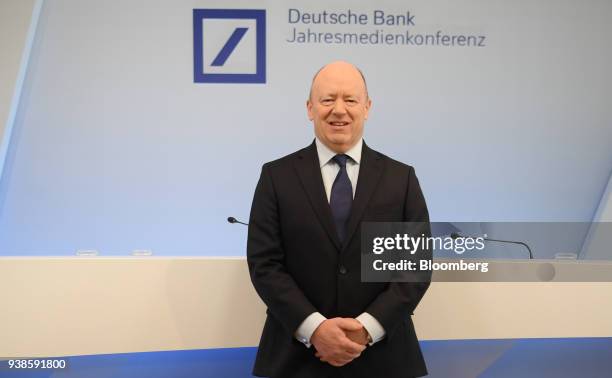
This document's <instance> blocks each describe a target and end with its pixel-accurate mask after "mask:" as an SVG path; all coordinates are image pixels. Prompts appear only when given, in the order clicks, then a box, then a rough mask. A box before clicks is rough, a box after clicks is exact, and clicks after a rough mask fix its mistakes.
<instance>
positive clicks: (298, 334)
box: [295, 312, 327, 348]
mask: <svg viewBox="0 0 612 378" xmlns="http://www.w3.org/2000/svg"><path fill="white" fill-rule="evenodd" d="M325 320H327V318H326V317H325V316H323V315H321V313H319V312H313V313H312V314H310V315H308V317H307V318H306V319H304V321H303V322H302V324H300V326H299V327H298V329H297V330H296V331H295V338H296V339H297V340H298V341H299V342H301V343H302V344H304V345H305V346H306V348H310V345H311V344H310V338H311V337H312V334H313V333H314V331H315V330H316V329H317V328H318V327H319V325H321V323H323V322H324V321H325Z"/></svg>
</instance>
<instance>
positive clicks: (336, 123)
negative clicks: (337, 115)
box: [328, 122, 349, 127]
mask: <svg viewBox="0 0 612 378" xmlns="http://www.w3.org/2000/svg"><path fill="white" fill-rule="evenodd" d="M328 123H329V124H330V125H332V126H338V127H341V126H346V125H348V124H349V123H348V122H328Z"/></svg>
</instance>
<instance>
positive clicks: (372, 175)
mask: <svg viewBox="0 0 612 378" xmlns="http://www.w3.org/2000/svg"><path fill="white" fill-rule="evenodd" d="M382 171H383V161H382V159H381V155H380V154H379V153H377V152H375V151H373V150H371V149H370V148H369V147H368V146H366V144H365V142H363V147H362V151H361V163H360V167H359V179H358V180H357V189H356V191H355V199H354V200H353V206H352V208H351V215H350V217H349V221H348V226H347V234H346V243H344V247H346V246H347V245H348V244H349V242H350V240H351V238H352V237H353V235H354V234H355V230H356V229H357V226H358V225H359V224H360V221H361V218H362V217H363V213H364V211H365V209H366V207H367V206H368V203H369V202H370V198H371V197H372V195H373V194H374V191H375V190H376V187H377V186H378V182H379V181H380V177H381V175H382ZM330 212H331V211H330ZM343 249H344V248H343Z"/></svg>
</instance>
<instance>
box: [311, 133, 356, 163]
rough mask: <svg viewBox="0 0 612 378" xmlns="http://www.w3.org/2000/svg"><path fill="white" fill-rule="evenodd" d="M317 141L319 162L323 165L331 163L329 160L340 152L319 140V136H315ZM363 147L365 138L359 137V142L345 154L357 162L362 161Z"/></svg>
mask: <svg viewBox="0 0 612 378" xmlns="http://www.w3.org/2000/svg"><path fill="white" fill-rule="evenodd" d="M315 143H316V145H317V154H318V155H319V164H320V166H321V167H323V166H324V165H325V164H327V163H329V161H330V160H331V159H332V158H333V157H334V156H336V155H338V153H336V152H334V151H332V150H330V149H329V147H327V146H326V145H325V144H323V142H321V141H320V140H319V138H315ZM362 147H363V138H359V140H358V141H357V143H355V145H354V146H353V147H351V148H350V149H349V150H348V151H346V152H345V155H348V156H349V157H350V158H351V159H352V160H353V161H354V162H355V163H356V164H359V163H360V162H361V149H362Z"/></svg>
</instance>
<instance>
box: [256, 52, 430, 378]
mask: <svg viewBox="0 0 612 378" xmlns="http://www.w3.org/2000/svg"><path fill="white" fill-rule="evenodd" d="M370 106H371V100H370V98H369V96H368V92H367V87H366V83H365V79H364V77H363V75H362V74H361V71H359V70H358V69H357V68H356V67H354V66H353V65H351V64H349V63H347V62H334V63H331V64H328V65H326V66H325V67H323V68H322V69H321V70H320V71H319V72H318V73H317V74H316V75H315V77H314V79H313V82H312V86H311V92H310V97H309V99H308V101H307V109H308V116H309V118H310V120H311V121H313V124H314V131H315V135H316V139H315V141H314V142H313V143H312V144H311V145H310V146H308V147H306V148H304V149H302V150H300V151H297V152H295V153H293V154H291V155H288V156H286V157H283V158H281V159H278V160H275V161H272V162H269V163H266V164H265V165H264V166H263V168H262V172H261V177H260V179H259V183H258V184H257V188H256V190H255V195H254V199H253V205H252V208H251V215H250V222H249V223H250V225H249V236H248V246H247V260H248V264H249V270H250V273H251V280H252V282H253V285H254V286H255V289H256V290H257V293H258V294H259V295H260V297H261V298H262V300H263V301H264V303H265V304H266V306H267V307H268V309H267V319H266V323H265V325H264V329H263V333H262V336H261V341H260V344H259V349H258V352H257V358H256V361H255V367H254V369H253V373H254V374H255V375H257V376H265V377H279V378H287V377H317V378H326V377H347V378H348V377H369V378H371V377H385V378H395V377H398V378H399V377H402V378H406V377H414V376H423V375H426V374H427V370H426V367H425V362H424V360H423V356H422V354H421V351H420V348H419V344H418V340H417V337H416V333H415V330H414V326H413V324H412V320H411V318H410V315H411V314H412V311H413V310H414V309H415V308H416V306H417V304H418V303H419V301H420V300H421V298H422V297H423V295H424V294H425V291H426V290H427V288H428V286H429V282H420V283H402V282H386V283H385V282H362V281H361V268H360V262H361V260H360V256H361V252H360V242H361V240H360V239H361V236H360V235H361V228H360V224H361V222H363V221H372V222H425V223H426V224H428V222H429V215H428V212H427V207H426V205H425V200H424V198H423V194H422V192H421V189H420V187H419V183H418V180H417V178H416V176H415V173H414V169H413V168H412V167H410V166H408V165H405V164H402V163H400V162H397V161H395V160H393V159H391V158H389V157H387V156H385V155H383V154H381V153H379V152H376V151H374V150H372V149H370V148H369V147H368V146H367V145H366V144H365V143H364V142H363V139H362V136H363V125H364V123H365V120H366V119H367V116H368V112H369V110H370Z"/></svg>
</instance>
